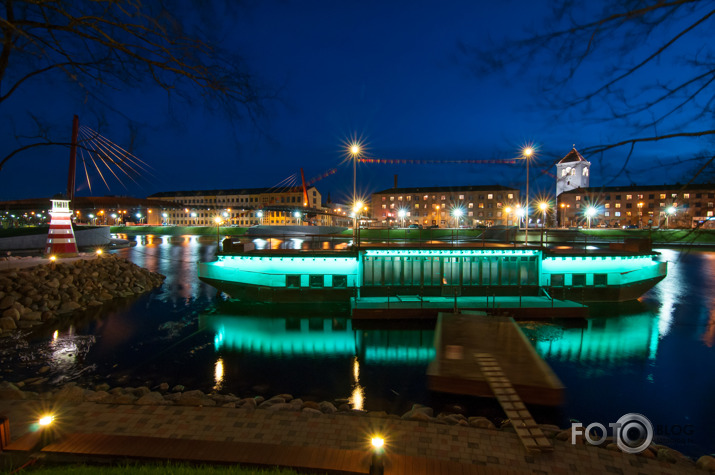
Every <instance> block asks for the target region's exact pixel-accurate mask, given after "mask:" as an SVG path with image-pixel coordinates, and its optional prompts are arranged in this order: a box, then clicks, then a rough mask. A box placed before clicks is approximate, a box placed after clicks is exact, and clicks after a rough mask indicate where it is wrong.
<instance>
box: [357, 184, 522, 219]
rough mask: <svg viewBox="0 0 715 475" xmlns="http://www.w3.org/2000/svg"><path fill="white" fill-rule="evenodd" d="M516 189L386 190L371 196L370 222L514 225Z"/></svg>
mask: <svg viewBox="0 0 715 475" xmlns="http://www.w3.org/2000/svg"><path fill="white" fill-rule="evenodd" d="M518 203H519V190H517V189H516V188H508V187H505V186H501V185H485V186H481V185H472V186H432V187H414V188H389V189H387V190H382V191H378V192H377V193H373V194H372V202H371V217H372V220H373V223H376V224H378V225H383V226H391V225H397V226H409V225H410V224H419V225H423V226H439V227H455V226H458V225H461V226H465V225H466V226H477V225H486V226H492V225H497V224H509V225H512V224H516V219H517V218H516V215H515V213H514V212H513V210H514V209H515V208H516V206H517V205H518Z"/></svg>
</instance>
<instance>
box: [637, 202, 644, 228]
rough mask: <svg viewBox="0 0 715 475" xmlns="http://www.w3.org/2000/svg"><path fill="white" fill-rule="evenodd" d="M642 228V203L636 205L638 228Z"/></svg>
mask: <svg viewBox="0 0 715 475" xmlns="http://www.w3.org/2000/svg"><path fill="white" fill-rule="evenodd" d="M642 227H643V202H642V201H641V202H640V203H638V228H639V229H640V228H642Z"/></svg>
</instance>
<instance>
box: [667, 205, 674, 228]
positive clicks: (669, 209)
mask: <svg viewBox="0 0 715 475" xmlns="http://www.w3.org/2000/svg"><path fill="white" fill-rule="evenodd" d="M674 214H675V206H670V207H669V208H668V209H667V210H666V211H665V227H666V229H667V228H669V227H670V224H669V222H668V218H670V217H671V216H672V215H674Z"/></svg>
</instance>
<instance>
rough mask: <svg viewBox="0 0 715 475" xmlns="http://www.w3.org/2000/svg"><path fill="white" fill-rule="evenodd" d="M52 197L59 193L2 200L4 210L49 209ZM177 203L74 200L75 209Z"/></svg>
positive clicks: (122, 198)
mask: <svg viewBox="0 0 715 475" xmlns="http://www.w3.org/2000/svg"><path fill="white" fill-rule="evenodd" d="M51 199H57V195H55V196H54V197H52V198H29V199H24V200H12V201H0V209H2V210H28V211H32V210H37V209H49V208H51V207H52V203H51V202H50V200H51ZM174 205H175V203H172V202H163V201H157V200H147V199H145V198H133V197H131V196H75V197H74V202H73V208H74V209H90V208H152V207H158V206H167V207H170V206H174Z"/></svg>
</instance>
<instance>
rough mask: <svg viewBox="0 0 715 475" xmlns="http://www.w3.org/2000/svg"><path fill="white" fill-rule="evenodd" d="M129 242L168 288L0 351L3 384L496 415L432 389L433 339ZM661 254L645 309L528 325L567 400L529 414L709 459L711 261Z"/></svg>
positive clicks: (714, 370)
mask: <svg viewBox="0 0 715 475" xmlns="http://www.w3.org/2000/svg"><path fill="white" fill-rule="evenodd" d="M130 239H135V240H136V241H137V246H136V247H132V248H128V249H123V250H120V251H116V252H117V253H118V254H120V255H121V256H123V257H126V258H128V259H129V260H131V261H132V262H134V263H136V264H138V265H140V266H143V267H146V268H148V269H150V270H152V271H156V272H160V273H162V274H164V275H166V276H167V278H166V281H165V282H164V285H163V286H162V287H161V288H159V289H156V290H154V291H153V292H151V293H149V294H146V295H143V296H141V297H139V298H136V299H130V300H127V301H123V302H115V303H112V304H111V305H110V306H105V307H103V308H102V309H98V310H93V311H92V312H88V313H86V314H85V315H83V316H81V317H79V318H77V319H75V320H74V321H73V322H71V323H70V322H67V323H64V324H61V325H58V326H56V327H52V328H49V327H48V328H44V329H42V330H40V331H39V332H37V333H34V334H23V335H21V336H20V337H16V338H13V339H4V341H3V342H2V346H1V349H0V351H1V353H0V357H2V364H3V371H4V377H5V378H6V379H9V380H11V381H18V380H22V379H26V378H30V377H36V376H37V371H38V370H39V369H40V368H43V367H47V369H43V374H42V376H43V377H46V378H47V381H44V382H43V383H42V384H45V385H47V384H60V383H62V382H65V381H71V380H77V381H81V382H84V383H89V382H95V381H109V382H110V383H111V384H122V385H125V386H139V385H144V384H147V385H150V386H155V385H158V384H159V383H161V382H164V381H166V382H168V383H169V384H171V385H174V384H183V385H185V386H186V387H190V388H197V389H203V390H206V391H209V390H217V391H223V392H233V393H234V394H236V395H239V396H248V395H256V394H265V395H274V394H278V393H282V392H288V393H291V394H293V395H295V396H296V397H305V398H315V399H318V400H336V399H337V400H344V401H346V402H350V403H351V404H352V405H353V406H355V407H362V408H365V409H368V410H386V411H391V412H401V411H404V410H407V409H408V408H409V407H410V405H411V404H412V403H413V402H420V403H424V404H428V405H432V406H434V407H436V408H437V409H439V408H442V407H444V406H445V405H448V404H459V405H461V406H464V407H466V408H467V411H468V413H469V414H470V415H475V414H483V415H487V416H488V417H492V418H495V419H496V418H499V417H500V416H501V413H500V411H499V409H498V407H497V406H496V405H495V403H493V402H491V401H486V400H477V399H474V398H459V397H455V396H449V395H437V394H432V393H430V392H429V391H428V390H427V389H426V376H425V371H426V368H427V364H428V363H429V361H430V359H431V358H432V357H433V355H434V350H433V348H432V339H433V336H434V331H433V329H432V328H430V327H429V326H427V327H425V326H424V325H422V326H413V327H407V328H387V327H378V328H375V327H368V328H363V327H360V324H359V322H352V321H351V320H350V319H349V318H348V317H347V315H345V314H341V313H335V314H330V315H314V314H310V313H285V312H283V313H275V312H274V313H272V314H269V313H266V312H265V311H258V310H251V311H247V310H245V309H242V308H241V307H240V306H238V305H236V304H235V303H232V302H228V301H225V299H224V298H221V297H220V296H218V297H217V295H216V290H215V289H213V288H212V287H210V286H207V285H205V284H203V283H202V282H200V281H199V280H198V278H197V270H196V263H197V262H198V261H200V260H211V259H212V258H213V255H214V252H215V248H216V243H215V240H214V239H212V238H210V237H198V236H183V237H180V236H175V237H168V236H164V237H154V236H139V237H136V238H130ZM661 252H662V253H663V258H664V259H666V260H668V261H669V269H668V277H667V278H666V279H665V280H664V281H662V282H661V283H660V284H658V286H656V287H655V288H654V289H653V290H652V291H650V292H649V293H648V294H646V295H645V296H644V297H643V298H642V299H641V301H639V302H635V303H633V304H630V305H621V306H613V305H610V306H605V307H604V308H592V309H591V314H592V317H591V318H589V319H588V320H586V321H582V322H569V323H568V324H560V323H556V322H546V323H544V322H524V323H522V328H523V329H524V331H525V333H526V334H527V336H528V337H529V338H530V339H531V341H532V342H533V344H534V346H535V348H536V350H537V352H538V353H539V354H540V355H542V356H543V357H544V359H545V360H546V361H547V362H548V363H549V365H550V366H551V367H552V368H553V370H554V372H555V373H556V374H557V375H558V377H559V378H560V379H561V380H562V382H563V383H564V385H565V386H566V388H567V389H566V403H565V404H564V406H562V407H561V408H558V409H543V408H532V409H533V412H534V413H535V415H536V417H537V419H538V420H539V421H540V422H551V423H556V424H559V425H562V426H566V425H567V424H568V423H569V419H577V420H579V421H581V422H583V423H584V425H586V424H588V423H590V422H601V423H603V424H607V423H609V422H615V421H616V420H617V419H618V418H619V417H621V416H622V415H623V414H625V413H628V412H638V413H642V414H644V415H646V416H647V417H648V418H649V419H650V420H651V421H652V423H653V424H654V425H655V426H656V440H657V441H659V442H662V443H666V444H668V445H672V446H674V447H676V448H678V449H680V450H682V451H684V452H686V453H688V454H690V455H694V456H695V455H701V454H703V453H712V452H715V402H714V401H715V398H714V396H715V377H713V375H714V374H715V348H713V346H715V301H714V300H715V253H714V252H706V251H687V250H680V251H676V250H662V251H661ZM37 387H38V388H41V387H42V385H40V386H37ZM683 432H685V433H683Z"/></svg>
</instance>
